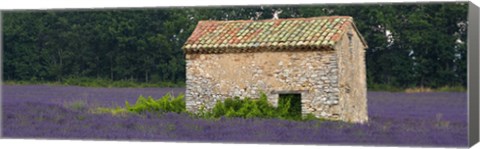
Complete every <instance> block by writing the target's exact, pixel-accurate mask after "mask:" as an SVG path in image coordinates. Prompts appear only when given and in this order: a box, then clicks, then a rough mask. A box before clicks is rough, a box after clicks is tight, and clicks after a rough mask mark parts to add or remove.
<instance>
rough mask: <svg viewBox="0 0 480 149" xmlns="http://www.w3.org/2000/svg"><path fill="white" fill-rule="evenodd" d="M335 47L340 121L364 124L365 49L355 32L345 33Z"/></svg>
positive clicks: (365, 119)
mask: <svg viewBox="0 0 480 149" xmlns="http://www.w3.org/2000/svg"><path fill="white" fill-rule="evenodd" d="M347 32H348V33H350V34H351V35H352V36H351V37H350V38H351V39H349V37H348V34H344V35H343V37H342V38H341V40H340V43H339V44H337V45H336V49H338V50H337V55H339V57H338V63H339V71H340V73H339V78H340V80H339V85H340V104H339V106H338V107H336V108H339V109H338V110H339V111H340V115H341V118H340V119H342V120H344V121H349V122H359V123H364V122H367V121H368V114H367V85H366V66H365V52H364V51H365V47H364V46H363V44H362V42H361V40H360V38H359V37H358V35H357V34H356V32H355V30H354V29H353V28H352V27H350V28H349V29H348V31H347Z"/></svg>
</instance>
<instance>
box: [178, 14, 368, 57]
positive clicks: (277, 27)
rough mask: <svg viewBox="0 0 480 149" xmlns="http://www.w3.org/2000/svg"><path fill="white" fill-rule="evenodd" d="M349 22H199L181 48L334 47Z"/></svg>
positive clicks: (337, 18)
mask: <svg viewBox="0 0 480 149" xmlns="http://www.w3.org/2000/svg"><path fill="white" fill-rule="evenodd" d="M348 25H353V26H355V25H354V23H353V19H352V17H349V16H327V17H314V18H291V19H277V20H257V21H253V20H237V21H200V22H198V25H197V27H196V28H195V30H194V31H193V33H192V35H191V36H190V38H188V40H187V41H186V43H185V45H184V46H183V49H184V51H185V52H186V53H221V52H225V51H236V52H246V51H258V50H264V49H271V50H280V49H292V47H294V48H295V49H298V48H300V49H302V48H303V49H318V48H324V49H333V45H335V44H336V42H337V41H339V40H340V37H341V35H342V34H343V33H344V32H345V31H346V28H347V26H348ZM354 28H355V27H354ZM355 29H356V28H355ZM357 32H358V31H357ZM359 35H360V34H359ZM362 40H363V38H362ZM363 42H364V41H363ZM364 44H365V42H364Z"/></svg>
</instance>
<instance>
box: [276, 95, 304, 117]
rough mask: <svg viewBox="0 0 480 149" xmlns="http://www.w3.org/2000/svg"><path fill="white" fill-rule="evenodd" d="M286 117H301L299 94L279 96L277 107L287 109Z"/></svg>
mask: <svg viewBox="0 0 480 149" xmlns="http://www.w3.org/2000/svg"><path fill="white" fill-rule="evenodd" d="M287 103H289V104H288V105H289V106H288V117H291V118H301V117H302V95H301V94H279V98H278V107H279V108H287V107H286V106H287Z"/></svg>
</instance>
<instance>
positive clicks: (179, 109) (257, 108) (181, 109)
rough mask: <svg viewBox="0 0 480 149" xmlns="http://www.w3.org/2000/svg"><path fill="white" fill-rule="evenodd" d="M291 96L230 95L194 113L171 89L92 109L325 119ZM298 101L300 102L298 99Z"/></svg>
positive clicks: (208, 116)
mask: <svg viewBox="0 0 480 149" xmlns="http://www.w3.org/2000/svg"><path fill="white" fill-rule="evenodd" d="M292 100H293V98H292V97H285V98H281V99H280V102H279V105H278V106H277V107H274V106H273V105H271V104H270V103H269V102H268V101H267V96H266V95H265V94H263V93H262V94H261V95H260V97H259V98H257V99H253V98H248V97H245V98H244V99H240V98H239V97H234V98H227V99H225V100H223V101H221V100H219V101H217V102H216V104H215V106H214V107H213V108H212V109H211V110H206V109H205V108H201V109H200V110H199V111H198V112H196V113H191V112H188V111H187V110H186V104H185V100H184V95H178V96H177V97H175V96H172V95H171V94H170V93H168V94H166V95H165V96H163V97H161V98H159V99H154V98H153V97H151V96H149V97H147V98H145V97H143V96H140V97H138V99H137V101H136V102H135V104H130V103H129V102H128V101H126V102H125V107H116V108H102V107H100V108H96V109H94V110H92V111H91V112H92V113H111V114H113V115H128V114H133V113H134V114H143V113H159V114H161V113H169V112H174V113H178V114H181V113H184V114H189V115H191V116H193V117H196V118H203V119H219V118H222V117H225V118H246V119H249V118H276V119H283V120H295V121H302V120H303V121H305V120H321V121H324V120H325V119H321V118H316V117H315V116H313V115H312V114H307V115H306V116H302V115H301V108H300V109H298V108H292V107H293V106H292V105H291V103H297V102H291V101H292ZM297 104H300V102H298V103H297Z"/></svg>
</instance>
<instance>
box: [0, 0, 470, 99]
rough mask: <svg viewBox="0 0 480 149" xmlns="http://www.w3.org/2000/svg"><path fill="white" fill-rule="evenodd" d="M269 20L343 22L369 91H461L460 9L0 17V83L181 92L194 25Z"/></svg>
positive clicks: (457, 5) (463, 30)
mask: <svg viewBox="0 0 480 149" xmlns="http://www.w3.org/2000/svg"><path fill="white" fill-rule="evenodd" d="M275 10H282V13H281V14H279V17H280V18H293V17H295V18H300V17H316V16H332V15H348V16H352V17H353V18H354V21H355V23H356V25H357V27H358V29H359V32H360V33H361V34H362V36H363V37H364V38H365V40H366V41H367V44H368V47H369V48H368V49H366V52H365V54H366V59H365V60H366V66H367V83H368V86H369V87H370V86H372V88H373V89H382V88H381V87H375V86H376V85H378V84H380V85H384V86H385V87H395V88H399V89H401V90H404V89H406V88H414V87H428V88H434V89H435V88H441V87H443V86H450V87H456V86H461V87H465V88H466V84H467V77H466V75H467V68H466V67H467V63H466V57H467V55H466V52H467V47H466V44H467V40H466V39H467V25H468V24H467V11H468V3H466V2H452V3H435V4H378V5H377V4H369V5H316V6H315V5H309V6H301V5H295V6H248V7H211V8H198V7H191V8H148V9H128V10H121V9H118V10H88V11H83V10H71V11H55V10H39V11H12V12H4V13H2V15H3V17H2V18H3V20H2V22H3V24H2V25H3V27H4V28H3V38H2V39H3V43H5V44H4V45H3V49H4V51H3V56H4V57H3V65H2V66H3V79H4V80H6V81H13V82H15V81H38V82H60V83H61V84H63V82H64V81H65V80H68V78H108V79H109V80H111V81H122V80H131V81H136V82H144V83H152V84H156V83H158V82H172V83H175V84H177V85H178V86H181V85H182V84H181V83H183V82H185V60H184V55H183V51H182V50H181V47H182V45H183V44H184V43H185V41H186V40H187V38H188V36H190V34H191V33H192V31H193V29H194V28H195V26H196V25H197V22H198V21H199V20H250V19H256V18H257V16H256V14H257V13H256V12H258V13H260V12H261V13H262V15H260V16H258V19H271V18H272V14H273V12H274V11H275ZM100 82H101V81H100ZM79 84H80V85H82V84H81V83H79ZM83 85H87V86H89V85H92V86H95V83H92V84H88V83H87V84H83ZM120 86H122V85H120ZM127 86H128V85H127ZM133 86H135V85H133ZM385 90H388V89H385ZM392 90H394V89H393V88H392Z"/></svg>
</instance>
